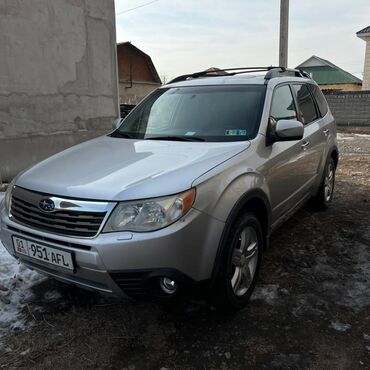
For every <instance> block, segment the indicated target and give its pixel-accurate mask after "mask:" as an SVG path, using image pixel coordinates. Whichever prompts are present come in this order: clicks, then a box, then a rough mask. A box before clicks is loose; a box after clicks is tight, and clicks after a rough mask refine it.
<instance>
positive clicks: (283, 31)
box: [279, 0, 289, 67]
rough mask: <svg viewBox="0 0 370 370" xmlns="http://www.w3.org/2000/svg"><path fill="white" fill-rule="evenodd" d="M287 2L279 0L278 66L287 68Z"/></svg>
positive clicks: (286, 0) (287, 0)
mask: <svg viewBox="0 0 370 370" xmlns="http://www.w3.org/2000/svg"><path fill="white" fill-rule="evenodd" d="M288 28H289V0H280V41H279V66H281V67H288Z"/></svg>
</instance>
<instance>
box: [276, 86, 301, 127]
mask: <svg viewBox="0 0 370 370" xmlns="http://www.w3.org/2000/svg"><path fill="white" fill-rule="evenodd" d="M270 117H271V118H272V119H273V120H274V121H276V122H277V121H279V120H280V119H297V113H296V110H295V105H294V100H293V96H292V92H291V91H290V88H289V86H288V85H284V86H280V87H278V88H276V89H275V91H274V96H273V98H272V104H271V113H270Z"/></svg>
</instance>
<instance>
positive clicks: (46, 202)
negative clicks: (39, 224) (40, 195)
mask: <svg viewBox="0 0 370 370" xmlns="http://www.w3.org/2000/svg"><path fill="white" fill-rule="evenodd" d="M39 208H40V209H41V210H42V211H44V212H52V211H54V209H55V204H54V202H53V201H52V200H51V199H41V200H40V203H39Z"/></svg>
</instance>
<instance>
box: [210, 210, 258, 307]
mask: <svg viewBox="0 0 370 370" xmlns="http://www.w3.org/2000/svg"><path fill="white" fill-rule="evenodd" d="M224 240H225V241H224V243H223V245H222V246H221V248H222V252H221V263H220V268H219V272H218V275H217V278H216V282H215V285H214V292H213V297H214V299H213V300H214V303H215V305H216V307H217V308H219V309H221V310H222V311H227V312H231V313H232V312H236V311H237V310H239V309H241V308H243V307H244V306H245V305H246V304H247V302H248V300H249V298H250V296H251V294H252V292H253V290H254V287H255V285H256V281H257V277H258V272H259V269H260V266H261V260H262V251H263V240H264V238H263V234H262V228H261V225H260V222H259V221H258V219H257V218H256V217H255V216H254V215H253V214H252V213H246V214H244V215H242V216H240V217H239V218H237V219H236V221H235V222H234V224H233V225H232V227H231V228H230V230H229V232H228V235H227V236H226V238H225V239H224Z"/></svg>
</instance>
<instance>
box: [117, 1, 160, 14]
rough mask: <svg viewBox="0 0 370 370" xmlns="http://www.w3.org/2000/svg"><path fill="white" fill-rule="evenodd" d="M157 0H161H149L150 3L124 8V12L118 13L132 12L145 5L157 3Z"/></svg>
mask: <svg viewBox="0 0 370 370" xmlns="http://www.w3.org/2000/svg"><path fill="white" fill-rule="evenodd" d="M157 1H159V0H152V1H149V2H148V3H144V4H141V5H138V6H135V8H130V9H126V10H123V11H122V12H119V13H116V15H120V14H123V13H127V12H131V11H132V10H135V9H139V8H142V7H144V6H148V5H150V4H153V3H156V2H157Z"/></svg>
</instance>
